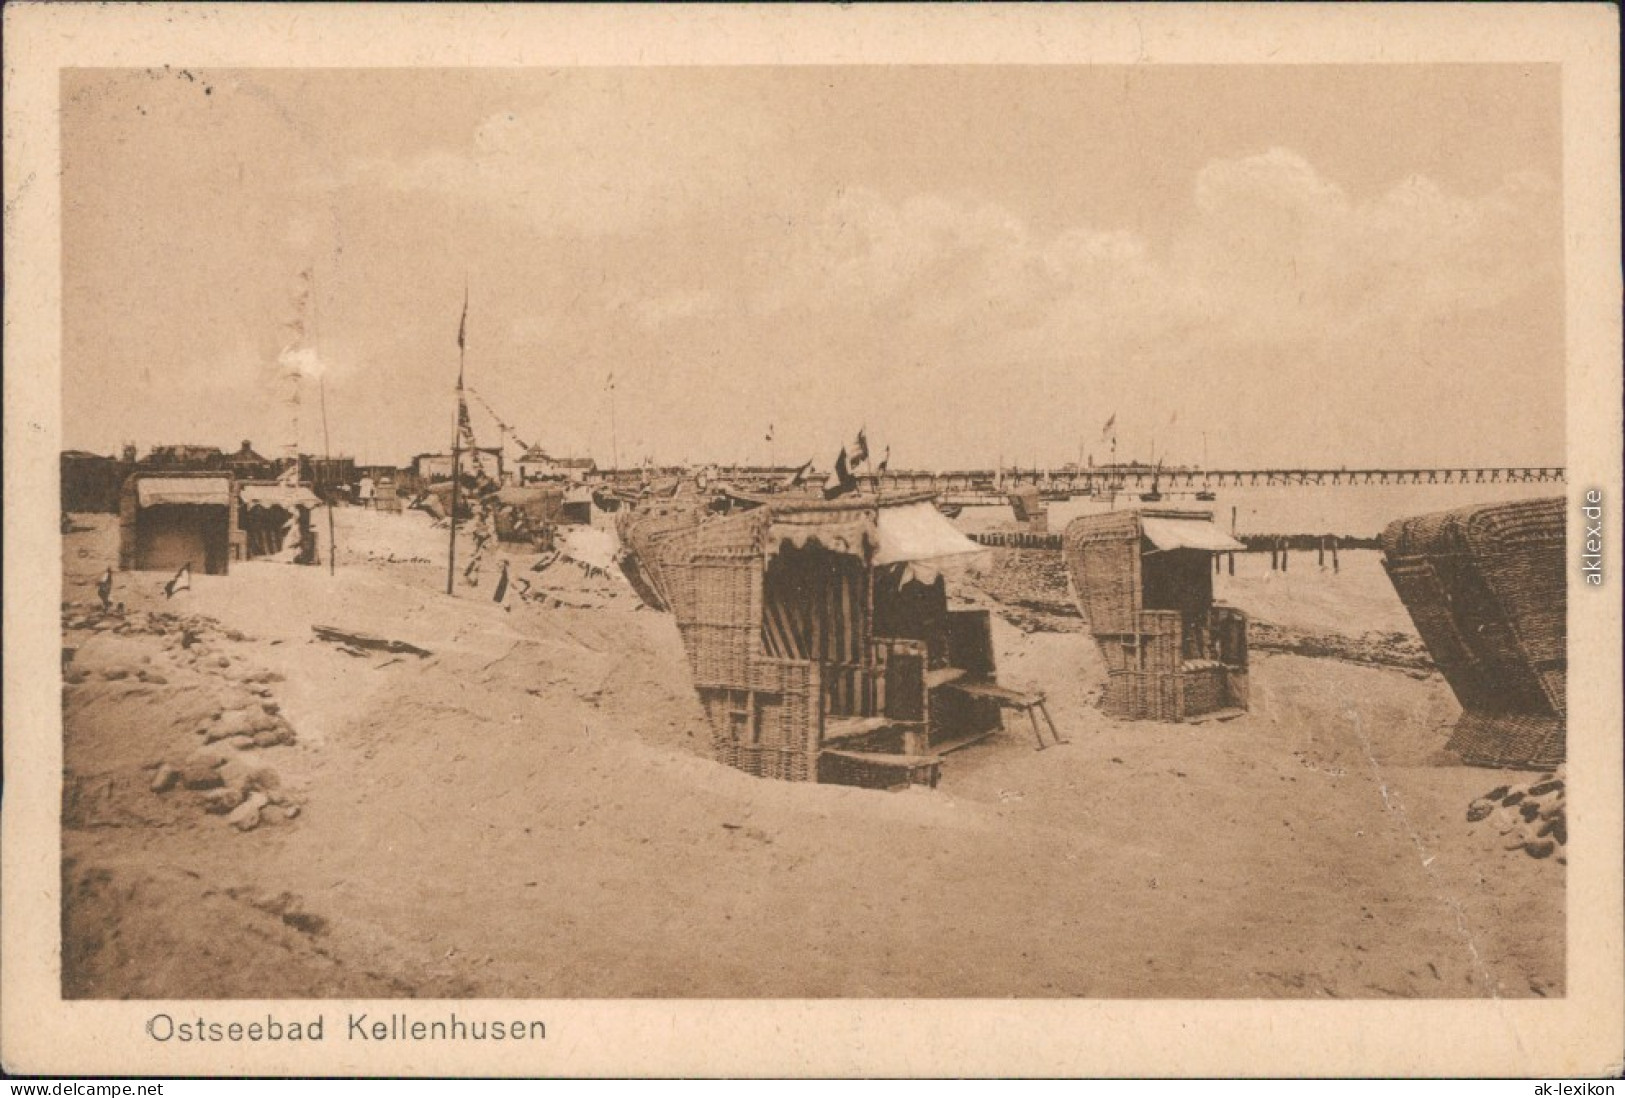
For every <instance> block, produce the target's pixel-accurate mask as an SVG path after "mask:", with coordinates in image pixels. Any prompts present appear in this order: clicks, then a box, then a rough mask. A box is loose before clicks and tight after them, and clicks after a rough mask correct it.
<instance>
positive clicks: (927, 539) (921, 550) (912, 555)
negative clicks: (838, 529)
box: [874, 501, 986, 564]
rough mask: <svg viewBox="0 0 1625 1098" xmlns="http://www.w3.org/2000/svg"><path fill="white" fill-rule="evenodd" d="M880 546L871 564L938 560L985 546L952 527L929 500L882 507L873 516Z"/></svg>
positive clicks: (980, 550) (975, 551)
mask: <svg viewBox="0 0 1625 1098" xmlns="http://www.w3.org/2000/svg"><path fill="white" fill-rule="evenodd" d="M876 524H877V525H878V526H879V528H880V548H879V550H878V551H877V552H876V553H875V559H874V563H875V564H904V563H913V562H914V561H926V560H941V559H942V558H944V557H959V556H965V555H967V554H970V553H982V552H985V551H986V550H985V549H984V547H983V546H980V545H977V544H976V543H975V542H974V541H972V540H971V539H970V538H967V537H966V536H965V535H964V534H961V533H960V532H959V531H958V530H956V529H955V528H954V524H953V523H951V522H949V521H948V520H947V519H946V518H944V517H943V516H942V512H940V511H938V510H937V509H936V507H935V506H933V505H932V504H931V503H930V502H928V501H927V502H921V503H909V504H905V505H904V506H902V507H882V508H881V509H880V513H879V515H878V517H877V518H876Z"/></svg>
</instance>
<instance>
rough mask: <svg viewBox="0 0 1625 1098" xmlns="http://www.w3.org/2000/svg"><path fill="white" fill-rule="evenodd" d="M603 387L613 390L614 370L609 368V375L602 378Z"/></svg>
mask: <svg viewBox="0 0 1625 1098" xmlns="http://www.w3.org/2000/svg"><path fill="white" fill-rule="evenodd" d="M604 388H605V389H607V390H609V391H610V392H612V393H613V392H614V391H615V371H614V370H611V371H610V372H609V377H607V378H605V379H604Z"/></svg>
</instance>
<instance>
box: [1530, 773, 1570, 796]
mask: <svg viewBox="0 0 1625 1098" xmlns="http://www.w3.org/2000/svg"><path fill="white" fill-rule="evenodd" d="M1562 788H1563V782H1562V780H1561V779H1559V778H1549V779H1547V780H1546V781H1543V782H1537V783H1536V784H1534V785H1532V786H1530V787H1529V795H1530V796H1531V797H1544V796H1545V795H1546V794H1548V793H1556V792H1557V791H1558V790H1559V789H1562Z"/></svg>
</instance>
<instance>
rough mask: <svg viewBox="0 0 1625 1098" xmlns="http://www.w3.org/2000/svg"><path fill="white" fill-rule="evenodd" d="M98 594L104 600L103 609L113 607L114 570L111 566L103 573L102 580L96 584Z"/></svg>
mask: <svg viewBox="0 0 1625 1098" xmlns="http://www.w3.org/2000/svg"><path fill="white" fill-rule="evenodd" d="M96 594H97V595H98V596H99V597H100V598H101V600H102V609H103V610H104V611H105V610H111V609H112V608H113V570H112V569H111V568H109V569H108V570H107V571H106V572H103V573H102V580H101V582H100V583H98V584H97V585H96Z"/></svg>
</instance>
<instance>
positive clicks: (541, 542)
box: [496, 484, 564, 548]
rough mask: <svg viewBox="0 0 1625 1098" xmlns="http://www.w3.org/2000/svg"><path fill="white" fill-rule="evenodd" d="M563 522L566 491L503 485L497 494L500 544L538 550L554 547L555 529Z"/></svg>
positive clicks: (498, 538)
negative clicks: (519, 545) (502, 542)
mask: <svg viewBox="0 0 1625 1098" xmlns="http://www.w3.org/2000/svg"><path fill="white" fill-rule="evenodd" d="M563 518H564V489H563V488H562V487H560V486H557V485H547V486H540V485H536V486H525V487H520V486H518V485H514V484H507V485H504V486H503V487H502V488H501V489H499V490H498V491H497V493H496V532H497V540H498V541H509V542H520V543H523V544H527V545H534V546H537V547H539V548H548V547H551V546H552V544H553V529H554V527H556V526H557V525H558V524H559V523H560V522H561V521H563Z"/></svg>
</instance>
